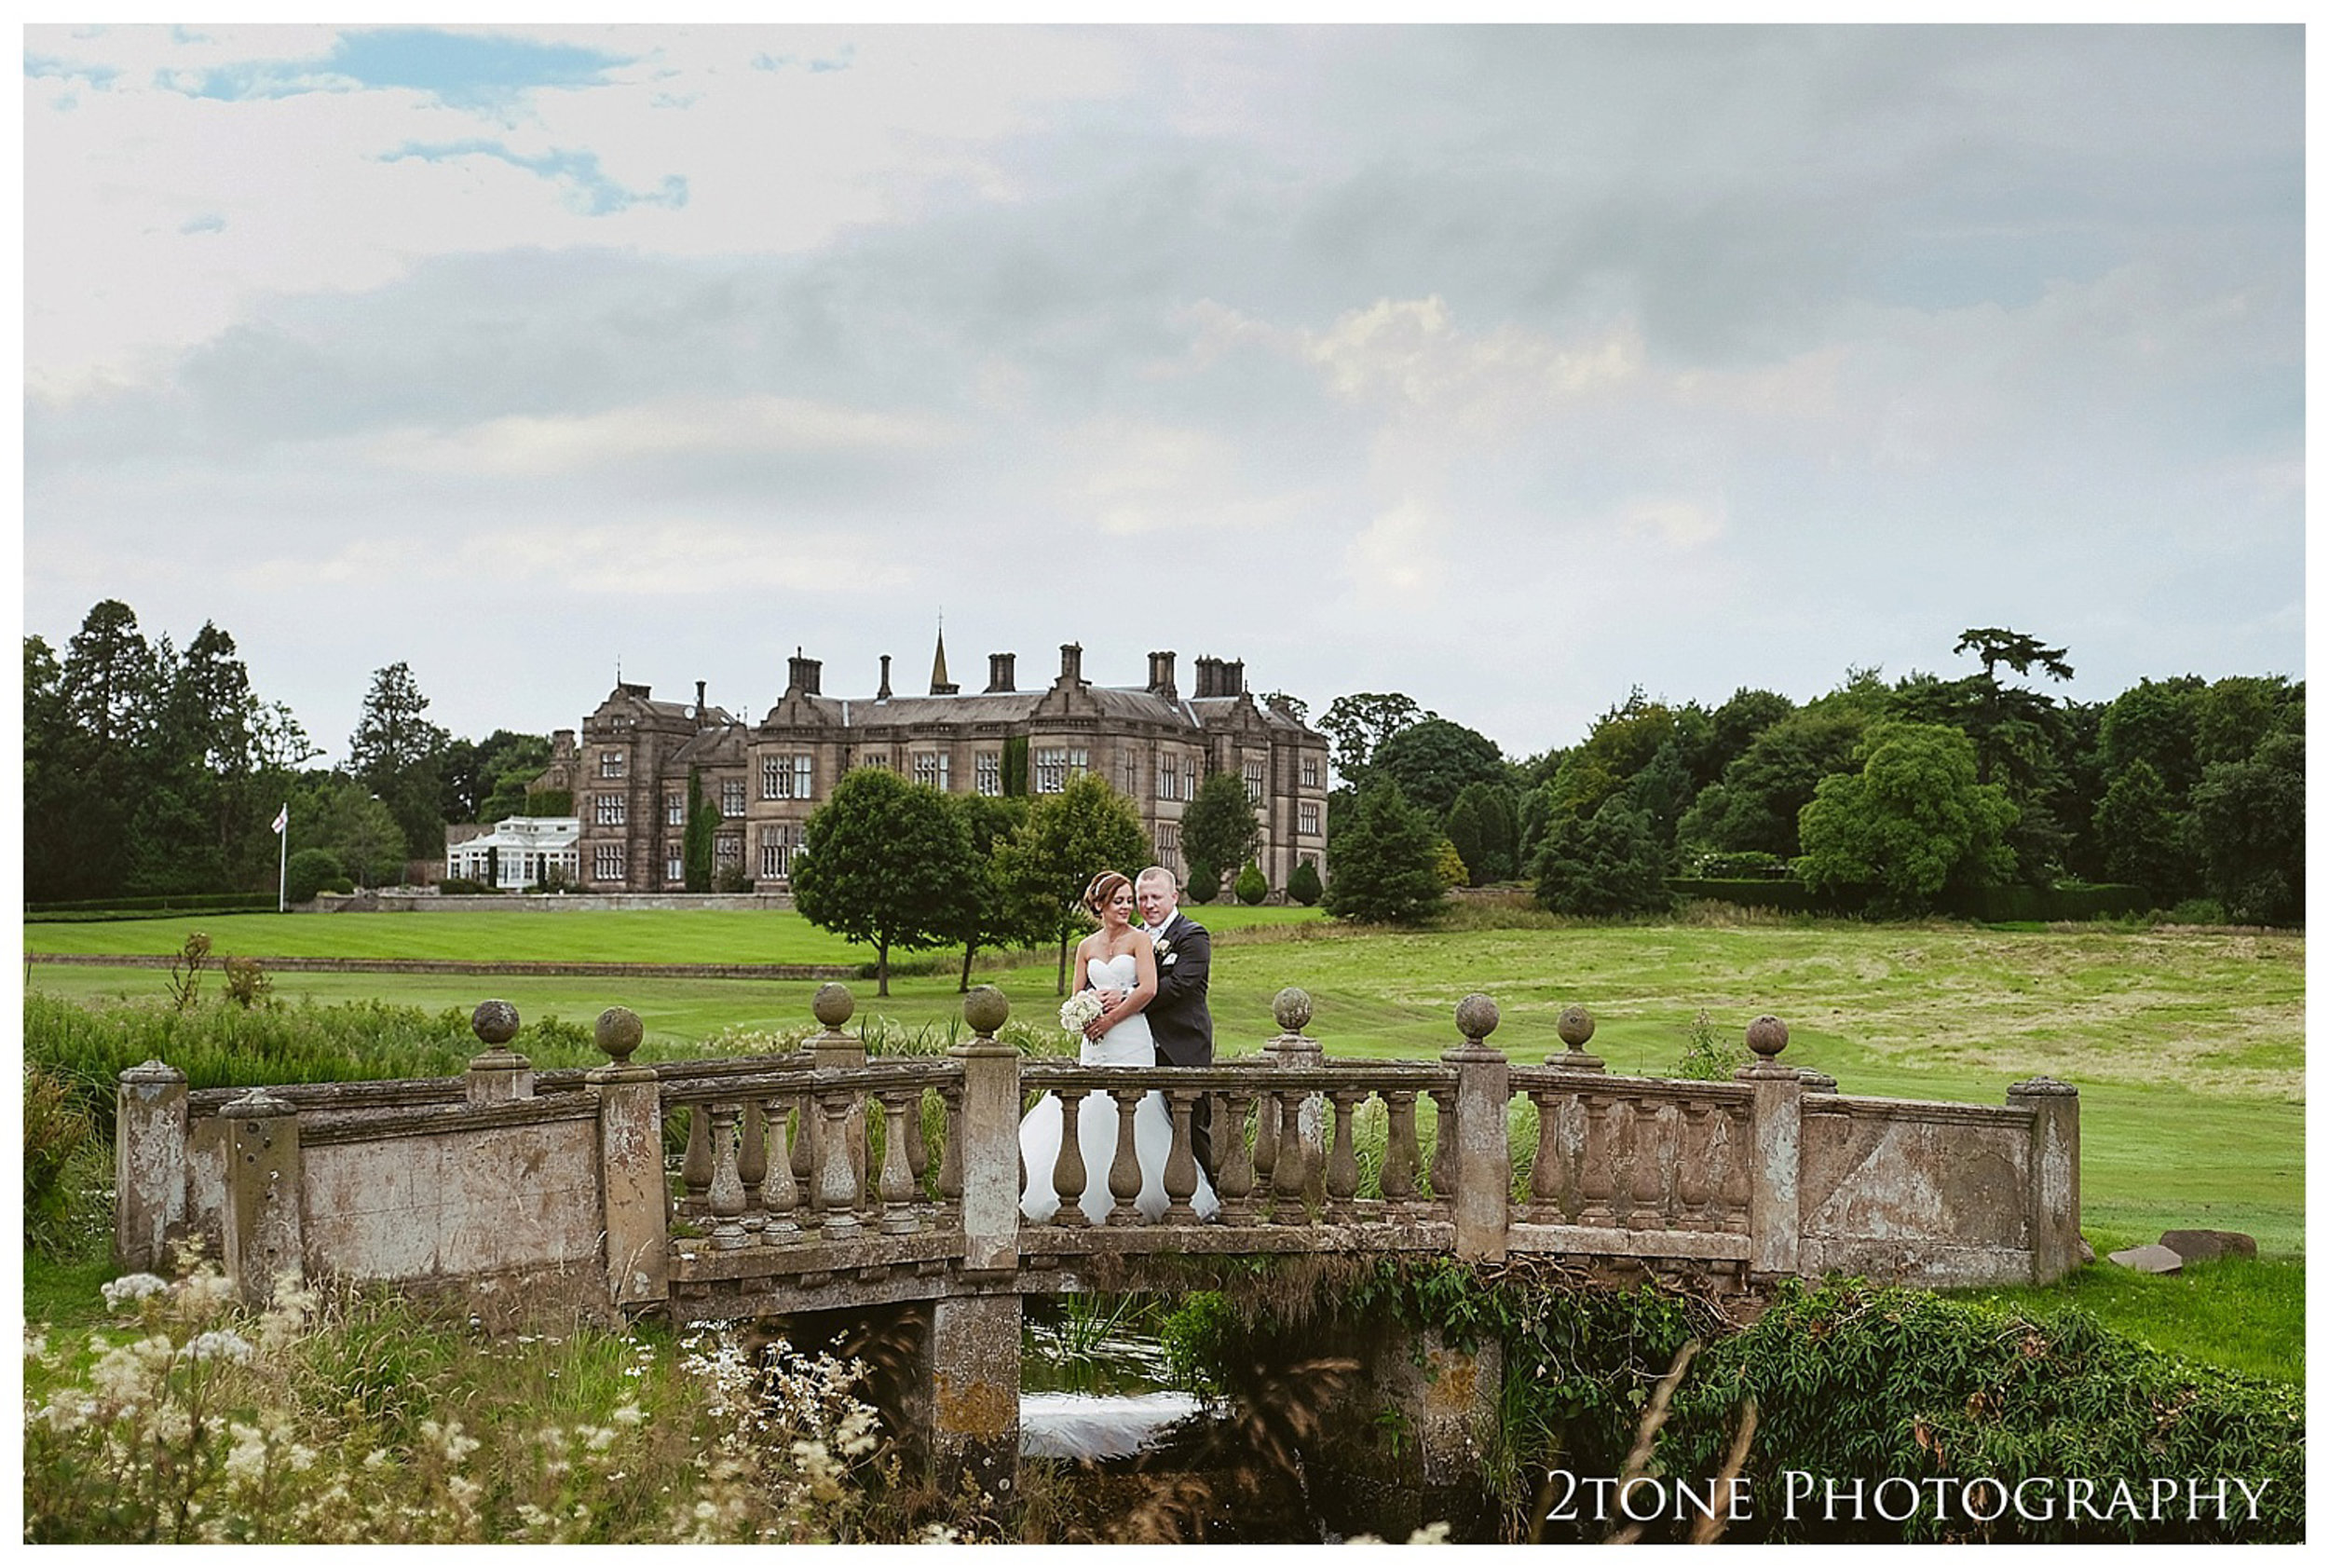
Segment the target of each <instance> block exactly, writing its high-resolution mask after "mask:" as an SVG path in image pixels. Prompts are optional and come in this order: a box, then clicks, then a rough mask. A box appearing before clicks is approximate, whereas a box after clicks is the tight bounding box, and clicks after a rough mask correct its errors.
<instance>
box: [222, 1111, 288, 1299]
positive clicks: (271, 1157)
mask: <svg viewBox="0 0 2329 1568" xmlns="http://www.w3.org/2000/svg"><path fill="white" fill-rule="evenodd" d="M221 1119H222V1120H223V1121H224V1122H225V1124H226V1128H227V1131H226V1211H225V1216H224V1219H225V1266H226V1269H227V1272H228V1274H229V1275H230V1276H231V1277H232V1278H233V1279H234V1281H235V1284H236V1288H237V1289H238V1292H239V1293H240V1295H241V1297H242V1300H243V1302H245V1303H246V1304H247V1305H251V1306H265V1305H266V1304H267V1303H268V1302H271V1301H273V1300H274V1299H275V1288H276V1285H277V1283H278V1281H279V1280H287V1281H289V1282H290V1283H292V1284H297V1283H299V1282H300V1281H302V1280H304V1279H305V1278H306V1259H305V1256H304V1251H305V1240H304V1236H303V1234H302V1227H301V1223H300V1181H301V1174H302V1173H301V1165H300V1157H299V1111H298V1110H297V1109H296V1108H295V1107H294V1106H293V1104H292V1103H291V1101H289V1100H286V1099H278V1098H275V1097H274V1096H272V1095H270V1094H268V1093H267V1092H266V1090H264V1089H253V1090H252V1091H251V1092H250V1093H249V1094H246V1095H244V1096H243V1097H242V1098H239V1099H237V1100H234V1101H232V1102H230V1103H229V1104H228V1105H227V1106H226V1108H225V1111H222V1112H221Z"/></svg>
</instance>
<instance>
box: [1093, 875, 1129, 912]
mask: <svg viewBox="0 0 2329 1568" xmlns="http://www.w3.org/2000/svg"><path fill="white" fill-rule="evenodd" d="M1131 885H1132V879H1131V878H1130V877H1127V876H1125V875H1124V873H1123V872H1122V871H1103V872H1101V873H1100V874H1099V875H1098V876H1096V877H1095V878H1093V879H1092V885H1091V886H1090V887H1088V888H1085V889H1084V890H1083V908H1084V912H1085V913H1086V914H1088V915H1090V916H1091V917H1092V918H1093V919H1094V920H1099V919H1100V918H1101V917H1102V914H1103V913H1104V911H1106V909H1107V908H1108V906H1109V904H1110V902H1111V901H1112V900H1113V899H1114V898H1115V896H1116V890H1117V889H1118V888H1128V887H1130V886H1131Z"/></svg>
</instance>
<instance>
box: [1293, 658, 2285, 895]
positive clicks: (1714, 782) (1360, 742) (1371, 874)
mask: <svg viewBox="0 0 2329 1568" xmlns="http://www.w3.org/2000/svg"><path fill="white" fill-rule="evenodd" d="M1952 651H1953V652H1954V654H1956V655H1959V656H1963V657H1965V658H1967V659H1968V660H1970V661H1972V662H1974V663H1976V664H1978V665H1979V666H1980V671H1979V673H1978V674H1973V673H1968V674H1964V675H1956V676H1954V677H1952V678H1944V677H1943V676H1941V675H1932V674H1927V673H1922V672H1919V673H1914V674H1911V675H1907V676H1905V677H1902V678H1901V679H1899V680H1897V681H1893V682H1890V683H1886V681H1885V680H1884V679H1883V678H1882V677H1881V675H1880V674H1879V673H1878V672H1876V671H1874V670H1861V669H1854V670H1848V671H1847V672H1846V673H1845V678H1844V680H1843V682H1842V683H1841V684H1840V685H1839V686H1837V687H1836V688H1835V689H1833V690H1832V691H1829V692H1827V693H1825V694H1823V695H1821V696H1819V697H1817V698H1814V699H1812V700H1811V701H1810V702H1804V703H1801V704H1798V703H1796V702H1792V701H1791V700H1790V699H1789V698H1787V697H1785V696H1783V695H1781V694H1779V693H1777V692H1774V691H1765V690H1759V689H1750V688H1741V689H1739V690H1737V692H1735V693H1734V694H1733V695H1732V696H1731V697H1730V699H1729V700H1728V701H1726V702H1723V703H1721V704H1720V705H1719V706H1715V707H1711V708H1709V707H1708V706H1706V705H1704V704H1702V703H1700V702H1695V701H1693V702H1684V703H1682V704H1680V705H1674V704H1670V703H1668V702H1664V701H1653V700H1651V699H1649V698H1647V697H1645V696H1644V695H1643V694H1642V692H1641V690H1640V689H1638V688H1637V689H1635V690H1634V691H1632V692H1631V693H1630V694H1629V695H1628V697H1627V698H1626V700H1625V701H1624V702H1621V703H1618V704H1617V705H1615V706H1614V707H1613V708H1611V709H1610V710H1609V711H1608V712H1606V713H1604V714H1603V715H1601V716H1600V718H1599V719H1598V720H1596V721H1595V723H1594V725H1593V727H1592V729H1590V730H1589V731H1588V732H1587V735H1586V736H1585V737H1584V739H1583V740H1581V741H1580V742H1578V743H1576V744H1575V745H1573V746H1568V747H1559V748H1554V749H1552V750H1548V751H1546V752H1545V753H1543V754H1541V755H1539V756H1536V757H1529V758H1526V759H1521V760H1513V759H1508V758H1506V757H1505V755H1504V753H1503V751H1502V750H1501V748H1499V747H1498V746H1497V744H1496V743H1494V742H1493V741H1491V740H1490V739H1489V738H1488V737H1487V736H1485V735H1482V734H1480V733H1478V731H1476V730H1473V729H1467V728H1465V727H1464V726H1463V725H1461V724H1457V723H1454V722H1453V721H1451V720H1448V719H1444V718H1441V717H1440V716H1437V714H1434V713H1429V712H1426V711H1424V710H1423V709H1421V708H1420V707H1418V706H1417V704H1416V703H1415V702H1413V701H1412V700H1411V699H1410V698H1408V697H1407V696H1405V695H1404V694H1401V693H1397V692H1360V693H1356V694H1354V695H1351V696H1347V697H1342V698H1339V699H1337V700H1336V701H1335V702H1334V703H1333V704H1332V705H1331V706H1329V707H1328V710H1327V712H1326V714H1325V716H1323V717H1322V718H1321V719H1320V721H1319V728H1320V729H1322V730H1323V731H1324V732H1325V733H1326V734H1327V735H1328V739H1329V740H1330V742H1331V743H1332V745H1333V748H1334V751H1333V758H1334V765H1335V771H1336V773H1337V775H1338V777H1339V785H1338V787H1337V788H1336V790H1335V791H1334V792H1333V794H1332V796H1331V797H1330V798H1329V801H1328V808H1329V809H1328V864H1329V865H1330V866H1332V868H1333V874H1334V879H1333V884H1332V886H1331V887H1330V888H1329V890H1328V895H1327V903H1328V908H1329V909H1330V910H1333V911H1335V912H1337V913H1341V914H1345V915H1350V916H1353V917H1355V918H1360V919H1368V920H1411V919H1415V918H1418V917H1419V916H1420V915H1421V914H1422V913H1423V912H1424V911H1426V910H1428V909H1429V908H1430V907H1433V906H1434V905H1435V904H1437V901H1438V899H1439V896H1440V893H1441V891H1442V890H1443V889H1444V888H1445V887H1447V886H1448V885H1450V884H1451V883H1452V882H1465V883H1469V884H1471V885H1474V886H1480V885H1485V884H1488V883H1491V882H1505V881H1510V880H1514V879H1522V880H1525V881H1526V882H1527V883H1528V884H1529V885H1530V886H1531V887H1532V891H1533V893H1534V894H1535V897H1536V899H1537V901H1538V902H1539V903H1540V904H1542V905H1543V906H1544V907H1546V908H1548V909H1553V910H1556V911H1559V912H1563V913H1568V914H1576V915H1621V914H1630V913H1638V912H1644V911H1650V910H1655V909H1658V908H1661V907H1665V906H1666V905H1667V904H1668V903H1669V902H1670V897H1669V893H1668V886H1667V879H1668V878H1669V877H1676V876H1693V877H1706V878H1717V879H1730V878H1741V877H1748V878H1754V877H1762V878H1769V879H1787V880H1792V881H1796V882H1800V883H1801V884H1803V885H1804V886H1805V887H1807V888H1810V889H1812V890H1815V891H1818V892H1823V893H1833V894H1839V895H1843V894H1848V895H1850V896H1851V897H1852V898H1853V899H1855V900H1856V901H1858V902H1859V903H1860V904H1861V905H1862V906H1863V907H1867V908H1869V909H1870V910H1872V912H1875V913H1880V914H1883V913H1902V914H1906V913H1915V912H1920V911H1925V910H1929V909H1932V908H1934V907H1939V906H1940V905H1941V904H1943V903H1945V902H1946V901H1947V900H1948V899H1949V898H1950V897H1951V896H1952V895H1953V894H1956V893H1963V892H1966V891H1968V890H1973V889H1982V888H1992V887H2000V886H2009V885H2017V884H2018V885H2022V886H2026V887H2031V888H2060V887H2065V886H2077V885H2081V884H2095V883H2127V884H2133V885H2135V886H2138V887H2140V888H2141V889H2142V890H2144V893H2145V895H2146V896H2147V898H2148V899H2149V901H2150V903H2151V904H2152V906H2153V907H2159V908H2162V909H2172V908H2175V907H2179V906H2185V907H2188V910H2189V912H2190V913H2191V914H2192V915H2193V916H2194V917H2195V918H2203V919H2204V918H2213V919H2218V920H2238V921H2243V922H2266V923H2285V922H2291V921H2298V920H2302V919H2303V918H2304V903H2305V869H2304V833H2305V829H2304V751H2305V687H2304V683H2303V682H2302V681H2296V682H2291V681H2289V680H2287V679H2285V678H2283V677H2281V676H2279V675H2235V676H2228V677H2226V678H2224V679H2220V680H2215V681H2206V680H2202V679H2200V677H2198V676H2195V675H2183V676H2176V677H2173V678H2171V679H2166V680H2152V679H2145V680H2143V681H2141V682H2140V683H2138V684H2137V685H2136V686H2134V687H2132V688H2131V689H2128V690H2126V691H2123V692H2121V693H2120V694H2119V695H2118V697H2116V698H2114V699H2112V700H2111V701H2109V702H2093V703H2087V702H2071V701H2065V700H2063V699H2062V698H2060V697H2058V696H2056V695H2055V694H2054V693H2052V692H2050V691H2049V690H2047V689H2046V687H2047V685H2049V684H2051V683H2057V682H2061V681H2064V680H2068V679H2069V678H2070V677H2071V676H2072V675H2073V674H2074V673H2075V672H2074V671H2073V669H2072V667H2071V665H2070V664H2069V663H2068V662H2067V659H2068V653H2067V650H2066V649H2064V648H2056V647H2050V646H2048V645H2047V644H2045V643H2043V642H2041V641H2039V640H2038V639H2037V638H2036V637H2033V636H2030V635H2029V634H2024V633H2022V632H2017V631H2014V630H2012V629H2010V628H2007V627H1972V628H1968V630H1967V631H1965V632H1964V633H1963V634H1961V635H1960V636H1959V638H1958V640H1957V642H1956V645H1955V647H1954V649H1953V650H1952Z"/></svg>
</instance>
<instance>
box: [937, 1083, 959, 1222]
mask: <svg viewBox="0 0 2329 1568" xmlns="http://www.w3.org/2000/svg"><path fill="white" fill-rule="evenodd" d="M938 1098H939V1100H940V1101H941V1102H942V1103H943V1104H944V1105H945V1107H946V1113H947V1146H946V1148H945V1149H944V1150H943V1151H941V1152H940V1153H939V1155H938V1197H939V1200H940V1202H942V1203H944V1204H945V1205H946V1206H947V1207H949V1208H953V1207H957V1206H959V1205H960V1203H961V1201H962V1085H961V1084H947V1085H946V1086H945V1087H944V1088H942V1089H940V1090H939V1091H938Z"/></svg>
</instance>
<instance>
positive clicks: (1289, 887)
mask: <svg viewBox="0 0 2329 1568" xmlns="http://www.w3.org/2000/svg"><path fill="white" fill-rule="evenodd" d="M1326 891H1327V890H1326V887H1325V884H1323V883H1321V882H1320V881H1319V880H1318V863H1317V862H1316V861H1314V860H1311V859H1308V858H1307V857H1305V858H1304V859H1303V860H1302V862H1301V864H1300V865H1299V866H1295V867H1294V874H1293V875H1292V876H1290V877H1288V878H1287V879H1286V896H1287V897H1288V898H1290V899H1292V900H1293V901H1294V902H1295V903H1297V904H1299V905H1301V907H1303V908H1305V909H1307V908H1309V907H1311V906H1312V905H1314V904H1315V903H1317V902H1318V900H1319V899H1320V898H1321V897H1322V896H1324V894H1325V893H1326Z"/></svg>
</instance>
